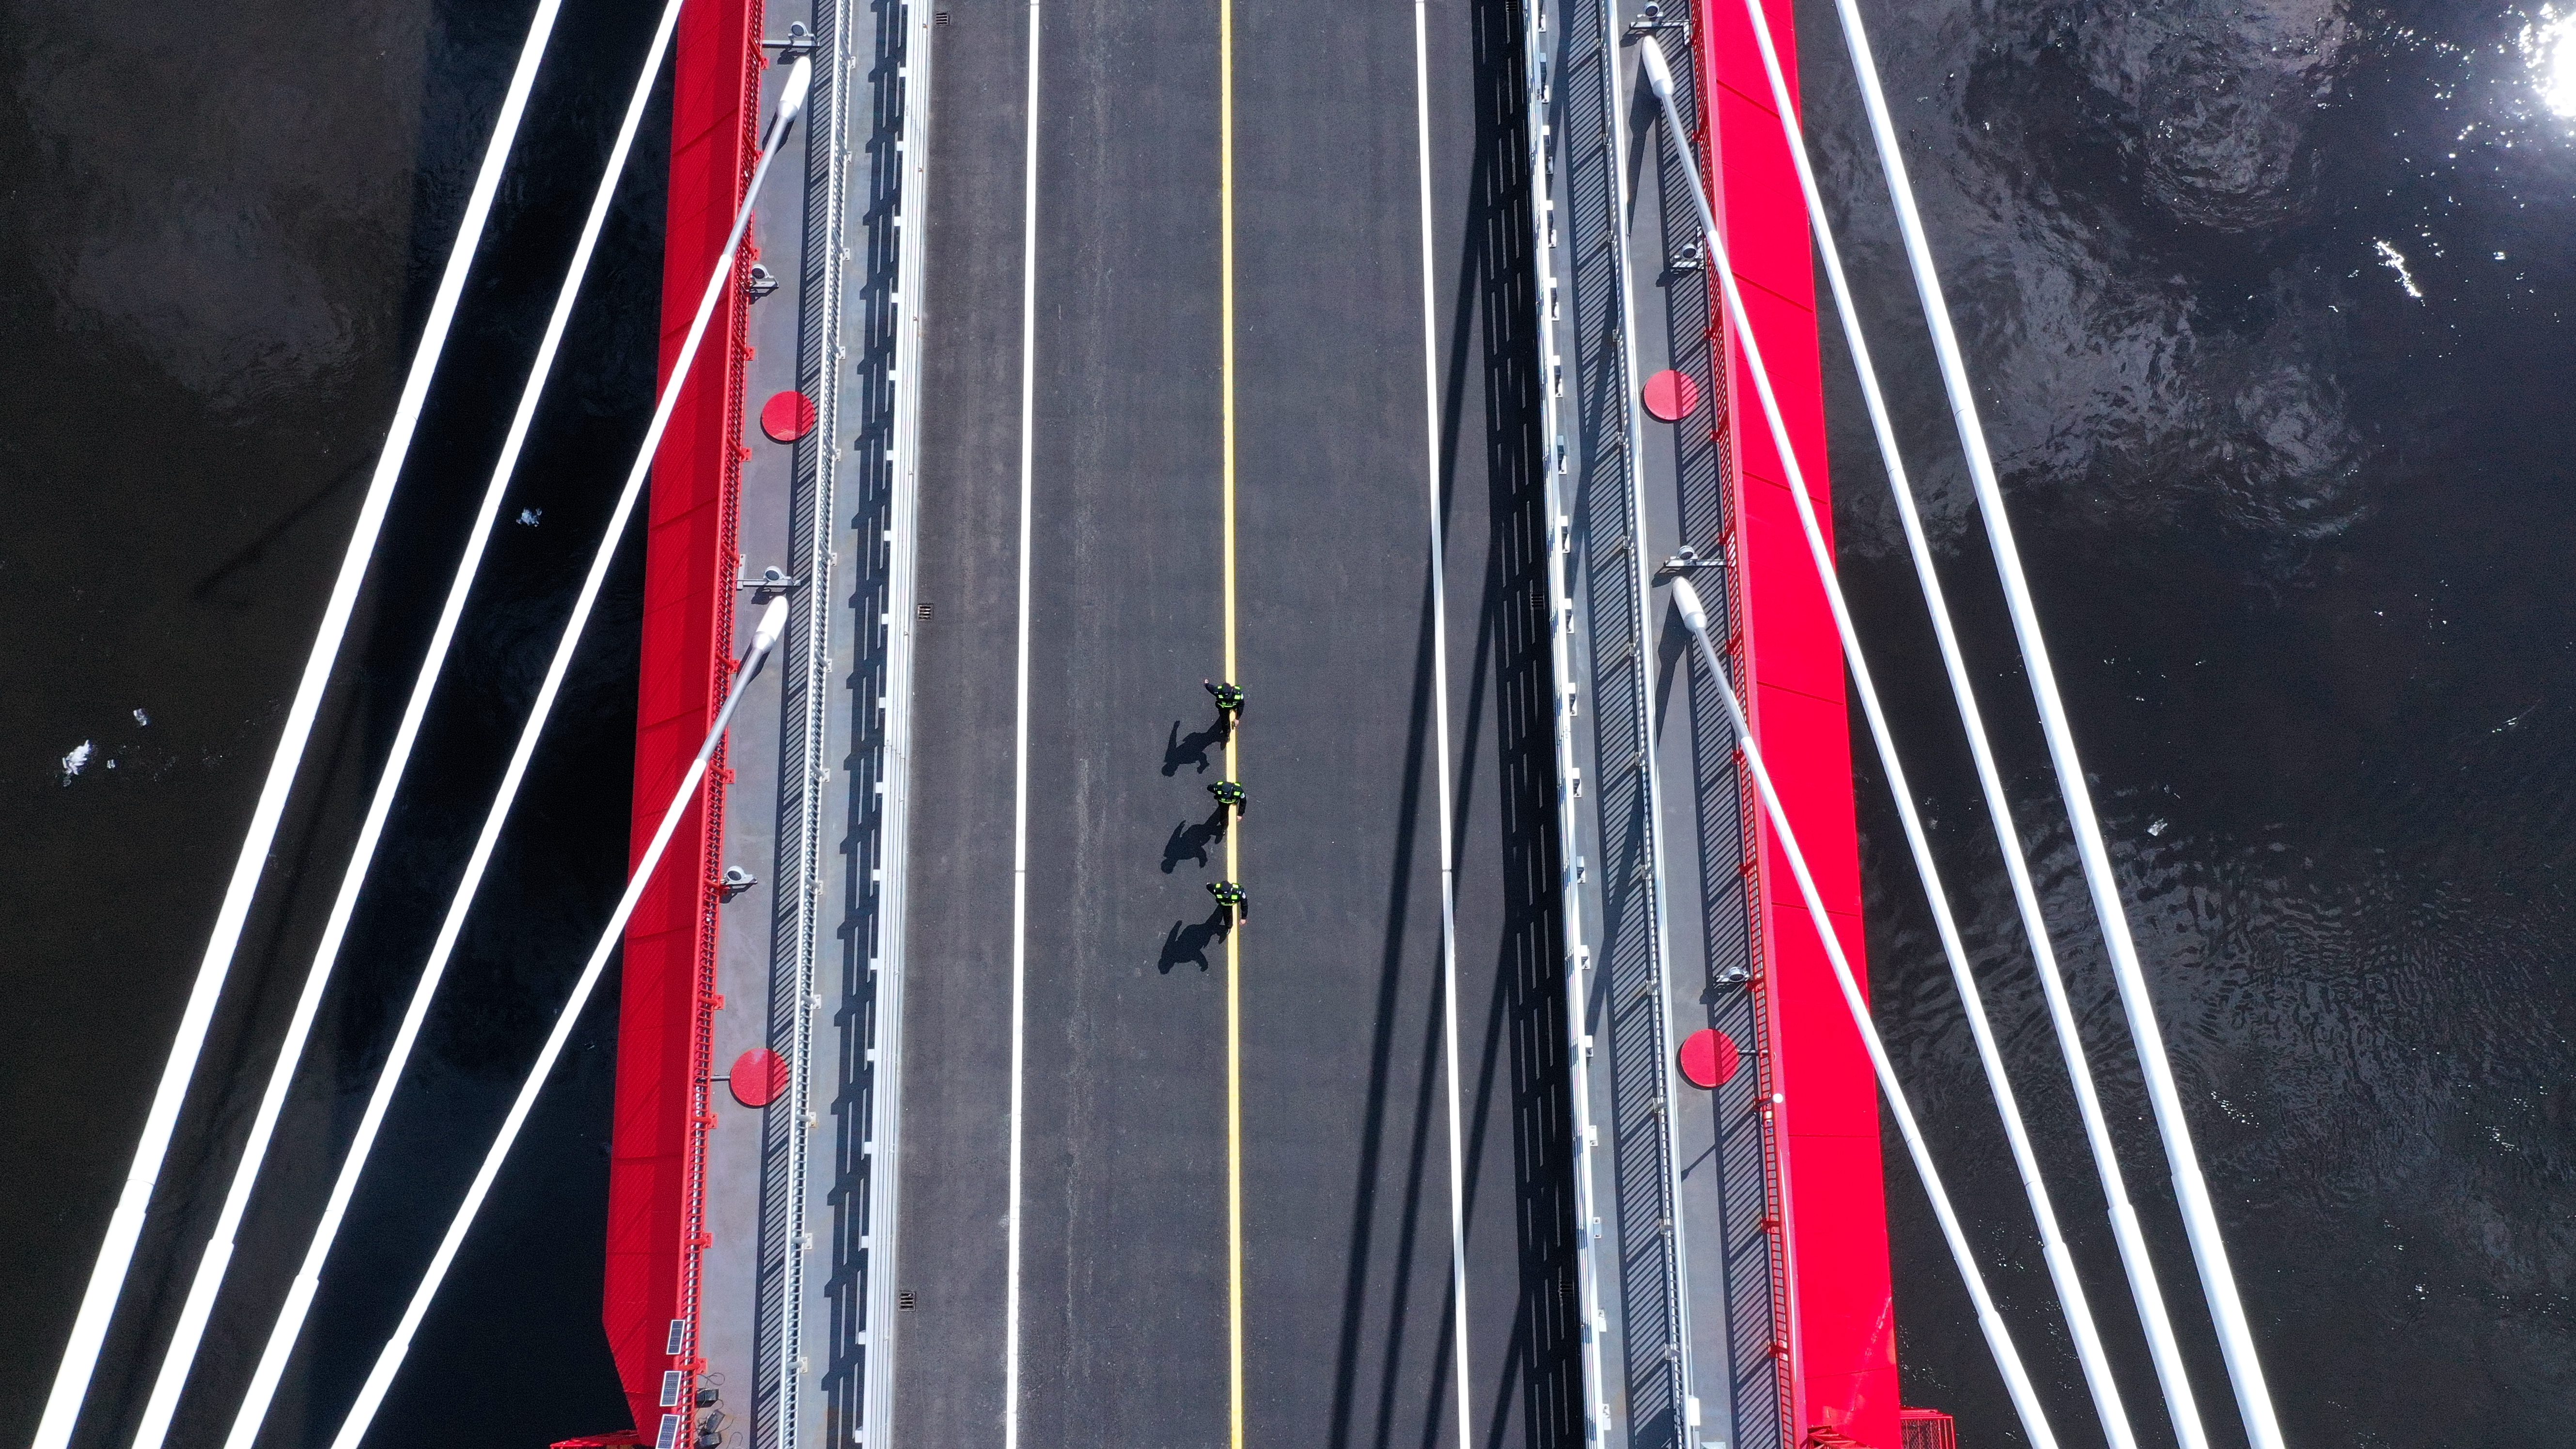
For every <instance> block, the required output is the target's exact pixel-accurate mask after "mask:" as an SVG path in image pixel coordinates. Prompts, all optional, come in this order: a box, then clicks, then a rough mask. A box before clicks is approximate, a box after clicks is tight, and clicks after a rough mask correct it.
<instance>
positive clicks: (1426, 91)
mask: <svg viewBox="0 0 2576 1449" xmlns="http://www.w3.org/2000/svg"><path fill="white" fill-rule="evenodd" d="M1430 51H1431V42H1430V36H1429V20H1428V19H1427V17H1426V15H1425V13H1424V8H1423V0H1413V120H1414V139H1415V141H1416V143H1417V147H1418V151H1417V154H1418V155H1419V157H1420V160H1421V168H1420V169H1421V180H1422V417H1423V424H1424V429H1425V435H1424V462H1425V464H1426V465H1427V466H1426V467H1425V469H1424V472H1423V487H1424V490H1425V493H1426V496H1427V497H1428V498H1429V499H1430V503H1431V671H1432V673H1431V700H1432V720H1433V723H1434V725H1435V726H1436V727H1437V728H1438V730H1439V732H1440V738H1439V748H1438V752H1437V753H1438V758H1439V762H1440V997H1441V1003H1440V1009H1441V1015H1442V1017H1443V1018H1445V1020H1444V1023H1443V1024H1444V1028H1445V1030H1444V1032H1443V1035H1444V1036H1445V1037H1446V1040H1447V1047H1448V1054H1449V1073H1448V1075H1449V1300H1450V1304H1451V1307H1452V1309H1453V1310H1454V1313H1455V1316H1456V1319H1457V1323H1456V1327H1455V1332H1456V1334H1457V1343H1458V1349H1457V1356H1456V1360H1455V1365H1454V1367H1455V1373H1454V1377H1455V1379H1456V1381H1457V1386H1458V1449H1470V1439H1471V1432H1470V1427H1469V1424H1468V1410H1469V1406H1470V1404H1471V1403H1472V1401H1473V1396H1472V1394H1471V1393H1470V1390H1469V1386H1468V1381H1467V1363H1468V1359H1467V1206H1466V1147H1465V1144H1464V1141H1463V1139H1462V1137H1461V1135H1460V1126H1459V1117H1460V1114H1459V1110H1458V901H1457V889H1456V885H1455V881H1456V876H1457V862H1456V861H1455V860H1453V859H1452V858H1451V857H1452V854H1453V851H1454V846H1453V845H1452V843H1451V833H1452V832H1451V827H1450V802H1449V790H1450V774H1449V572H1448V567H1447V565H1446V563H1445V562H1444V560H1443V558H1442V554H1443V553H1444V552H1445V551H1446V550H1447V548H1448V540H1447V538H1446V537H1445V531H1444V530H1443V529H1442V528H1441V526H1440V317H1439V311H1438V297H1439V288H1438V286H1437V284H1436V277H1437V274H1436V272H1435V271H1434V269H1433V263H1432V248H1431V235H1432V233H1431V54H1430Z"/></svg>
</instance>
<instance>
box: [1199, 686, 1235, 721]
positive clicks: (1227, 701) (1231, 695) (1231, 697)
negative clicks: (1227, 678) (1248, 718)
mask: <svg viewBox="0 0 2576 1449" xmlns="http://www.w3.org/2000/svg"><path fill="white" fill-rule="evenodd" d="M1199 683H1201V684H1204V685H1206V686H1207V692H1208V693H1210V694H1213V695H1215V696H1216V707H1217V709H1218V710H1219V711H1220V712H1222V713H1225V714H1240V713H1241V712H1242V711H1243V691H1242V690H1240V689H1237V688H1235V687H1234V686H1233V685H1231V684H1228V683H1225V682H1224V681H1222V680H1215V679H1202V680H1200V681H1199Z"/></svg>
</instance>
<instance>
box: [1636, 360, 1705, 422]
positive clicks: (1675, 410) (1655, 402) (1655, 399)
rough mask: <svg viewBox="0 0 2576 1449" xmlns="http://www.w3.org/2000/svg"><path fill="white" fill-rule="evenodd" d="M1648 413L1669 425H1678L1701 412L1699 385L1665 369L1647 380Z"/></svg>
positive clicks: (1669, 369)
mask: <svg viewBox="0 0 2576 1449" xmlns="http://www.w3.org/2000/svg"><path fill="white" fill-rule="evenodd" d="M1646 411H1648V412H1650V413H1653V414H1654V415H1655V416H1656V417H1657V418H1658V419H1660V420H1661V421H1664V422H1667V423H1678V422H1680V421H1681V420H1682V419H1684V418H1686V417H1689V416H1690V415H1691V414H1692V413H1694V412H1697V411H1699V384H1698V383H1695V382H1693V381H1691V380H1690V379H1689V378H1687V377H1684V376H1683V375H1682V374H1680V373H1678V372H1675V371H1673V370H1672V369H1671V368H1669V367H1668V368H1665V369H1664V370H1663V371H1661V372H1659V373H1656V374H1655V375H1654V376H1652V377H1650V378H1647V379H1646Z"/></svg>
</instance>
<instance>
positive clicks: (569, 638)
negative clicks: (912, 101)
mask: <svg viewBox="0 0 2576 1449" xmlns="http://www.w3.org/2000/svg"><path fill="white" fill-rule="evenodd" d="M811 80H812V70H811V67H810V65H809V63H808V62H806V61H803V60H799V61H798V62H796V70H795V72H794V73H793V74H792V75H790V76H789V77H788V81H787V87H786V90H785V92H784V93H783V94H782V96H781V97H780V100H779V109H778V114H777V116H776V117H774V118H773V119H772V120H771V121H770V124H769V130H768V133H767V134H766V135H765V136H764V137H763V138H762V141H761V154H760V164H759V165H758V166H756V167H754V168H753V170H752V174H751V185H750V188H749V190H748V191H747V192H746V193H745V195H744V197H743V201H742V207H741V209H740V210H739V211H738V212H737V213H736V214H735V216H734V221H733V232H732V234H731V235H730V236H729V237H727V238H726V241H725V246H724V250H723V252H722V254H721V255H719V256H718V258H717V260H716V265H715V270H714V273H713V275H711V276H710V277H709V278H708V279H707V289H706V294H705V295H704V296H703V297H701V298H700V299H699V302H698V311H697V316H696V317H695V318H694V319H692V320H691V322H690V324H689V331H688V335H687V337H686V338H685V339H683V340H682V342H681V344H680V351H679V355H678V356H677V357H676V358H675V359H674V360H673V362H672V364H671V375H670V378H669V380H668V381H667V382H665V383H664V384H663V386H662V396H661V401H660V402H659V403H658V404H657V405H656V406H655V408H654V410H653V422H652V425H651V426H650V427H648V428H646V429H645V431H644V440H643V442H642V444H641V445H640V446H639V447H638V448H637V449H636V453H635V464H634V467H633V468H632V469H631V470H630V471H629V472H628V474H627V478H626V487H625V490H624V491H623V492H622V493H620V494H619V495H618V499H617V507H616V510H615V511H614V512H613V513H611V514H610V515H609V520H608V527H607V530H606V531H605V533H604V534H603V535H602V536H601V538H600V542H599V551H598V552H597V553H596V554H595V555H593V556H592V559H591V564H590V572H589V574H588V576H586V577H585V578H584V579H583V580H582V585H581V593H580V596H579V597H578V598H576V599H575V600H574V602H573V609H572V617H571V618H570V619H568V620H566V621H565V623H564V630H563V637H562V638H561V639H560V640H559V641H558V642H557V643H556V645H555V654H554V659H553V661H552V662H551V663H549V664H548V665H547V667H546V677H545V681H544V683H543V684H541V685H539V686H538V689H537V697H536V701H535V703H534V704H532V705H531V706H530V707H529V711H528V719H527V723H526V724H525V725H524V726H522V727H521V729H520V731H519V742H518V747H517V748H516V749H515V750H514V751H513V752H512V753H511V756H510V763H509V767H508V768H507V769H506V770H505V771H503V773H502V776H501V785H500V789H499V790H498V791H497V792H496V793H495V795H494V796H493V800H492V805H491V809H490V810H489V811H488V812H487V813H486V814H485V816H484V819H483V830H482V833H481V835H479V836H478V837H477V838H476V839H475V842H474V850H473V853H472V854H471V855H470V856H468V857H467V859H466V863H465V874H464V878H463V879H462V880H460V881H459V882H458V883H457V886H456V894H455V896H454V898H453V899H452V900H451V901H450V902H449V903H448V908H447V918H446V919H445V920H444V921H443V922H441V923H440V926H439V931H438V939H437V941H436V942H435V943H434V944H433V945H432V946H431V947H430V954H429V962H428V964H427V965H426V966H424V967H423V968H422V969H421V976H420V982H419V984H418V985H417V986H416V987H415V988H414V989H413V991H412V997H411V1004H410V1006H409V1007H407V1008H406V1009H405V1011H404V1013H403V1019H402V1025H401V1027H400V1029H399V1030H397V1031H396V1032H395V1034H394V1042H393V1048H392V1050H391V1052H390V1053H389V1054H388V1055H387V1057H386V1059H385V1065H384V1069H383V1070H382V1071H381V1072H380V1073H378V1075H377V1077H376V1085H375V1090H374V1092H373V1093H372V1094H371V1095H370V1096H369V1097H368V1099H367V1107H366V1111H365V1113H364V1115H362V1116H361V1117H360V1118H359V1119H358V1131H357V1135H356V1136H355V1138H354V1139H352V1141H351V1142H350V1145H349V1153H348V1156H347V1157H346V1158H344V1159H343V1160H342V1162H341V1164H340V1174H339V1176H338V1178H337V1179H335V1180H334V1181H333V1182H332V1184H331V1197H330V1200H329V1201H328V1202H327V1203H325V1204H324V1205H323V1209H322V1218H321V1221H320V1222H319V1223H318V1224H317V1225H316V1226H315V1228H314V1230H313V1239H312V1241H311V1242H310V1243H309V1244H307V1245H306V1248H305V1253H304V1262H303V1265H302V1266H301V1267H300V1268H298V1269H297V1270H296V1275H295V1281H294V1283H293V1285H292V1286H290V1287H289V1288H288V1290H287V1295H286V1303H285V1306H284V1307H282V1308H281V1309H280V1310H279V1312H278V1317H277V1322H276V1324H275V1325H274V1326H273V1327H272V1328H271V1329H270V1330H269V1336H268V1344H267V1346H266V1347H265V1348H264V1349H262V1350H261V1352H260V1358H259V1366H258V1368H257V1369H256V1370H254V1372H253V1373H252V1375H251V1381H250V1387H249V1388H248V1389H247V1390H245V1391H244V1393H243V1396H242V1404H241V1408H240V1410H239V1412H238V1413H237V1414H236V1415H235V1417H234V1419H233V1427H232V1432H231V1434H230V1435H229V1436H228V1437H227V1438H226V1439H225V1441H224V1442H225V1449H251V1445H252V1443H253V1441H254V1440H256V1439H257V1438H258V1436H259V1429H260V1425H261V1424H262V1423H263V1422H264V1421H265V1420H266V1419H267V1417H268V1408H269V1404H270V1402H271V1401H272V1400H273V1399H274V1398H275V1397H276V1395H277V1385H278V1381H279V1379H280V1378H281V1377H282V1376H283V1375H284V1374H285V1372H286V1364H287V1360H288V1358H289V1357H290V1356H291V1355H292V1354H293V1352H294V1349H295V1340H296V1337H297V1335H298V1334H299V1333H300V1332H301V1331H302V1329H303V1326H304V1318H305V1314H306V1313H307V1312H308V1311H310V1310H311V1308H312V1306H313V1297H314V1294H315V1293H316V1292H317V1291H319V1289H320V1288H321V1285H322V1263H323V1260H324V1259H326V1258H328V1257H329V1256H330V1253H331V1244H332V1241H333V1239H334V1238H335V1237H337V1236H338V1234H339V1230H340V1224H341V1221H342V1220H343V1219H344V1218H345V1217H346V1216H347V1215H348V1210H349V1200H350V1199H351V1197H353V1196H354V1195H355V1194H356V1192H357V1187H358V1177H359V1174H360V1173H362V1172H363V1171H364V1170H365V1168H366V1163H367V1155H368V1152H369V1150H370V1149H371V1148H373V1147H374V1145H375V1140H376V1134H377V1132H378V1131H379V1130H381V1129H382V1127H383V1125H384V1119H385V1113H386V1111H387V1109H388V1108H389V1107H390V1106H391V1104H392V1101H393V1094H394V1089H395V1088H396V1087H397V1086H398V1085H399V1084H400V1082H401V1078H402V1073H403V1068H404V1066H405V1065H406V1064H407V1063H408V1062H409V1060H410V1058H411V1052H412V1047H413V1045H414V1044H415V1043H416V1042H417V1041H418V1040H419V1037H420V1030H421V1026H422V1023H423V1022H424V1021H426V1020H427V1018H428V1016H429V1004H430V1000H431V998H432V997H433V996H435V995H436V994H437V991H438V982H439V978H440V976H441V975H443V974H444V973H445V971H446V968H447V961H448V957H449V956H450V955H451V954H452V953H453V952H454V951H455V949H456V941H457V937H458V936H459V935H460V934H461V933H462V932H463V930H464V928H465V917H466V914H467V912H468V910H469V909H470V908H471V907H472V905H473V902H474V893H475V890H476V888H477V887H478V886H480V885H481V884H482V880H483V872H484V870H485V869H486V868H487V867H488V866H489V865H490V864H491V860H492V851H493V848H494V847H495V846H496V845H497V844H498V843H499V840H500V836H501V827H502V824H503V822H504V821H505V820H507V818H508V816H509V811H510V806H511V804H512V803H513V802H514V801H515V800H516V799H517V798H518V793H519V784H520V781H521V780H522V779H524V778H525V777H526V775H527V769H528V761H529V759H530V757H531V756H533V755H534V754H535V753H536V748H537V739H538V737H539V735H540V734H542V733H543V731H544V729H545V723H546V716H547V715H548V714H549V713H550V712H551V711H552V710H553V708H554V702H555V696H556V694H557V693H559V692H560V691H561V690H562V688H563V681H564V675H565V674H566V673H567V672H568V671H569V670H570V669H571V667H572V656H573V651H574V649H575V647H576V646H578V645H579V644H580V642H581V631H582V627H583V626H584V625H585V624H587V623H588V622H589V620H590V611H591V609H592V607H593V606H594V605H595V604H596V603H597V602H598V600H599V591H600V588H601V586H602V585H603V584H604V583H605V582H606V580H607V577H608V569H609V565H610V564H611V563H612V562H613V561H614V560H615V558H616V555H617V544H618V539H619V537H620V535H622V534H623V533H624V532H625V530H626V524H627V521H628V520H629V519H630V518H632V517H633V516H634V512H635V504H636V502H637V500H638V499H639V498H641V497H642V495H643V491H644V481H645V478H646V477H647V476H648V475H649V474H650V473H651V471H652V466H653V454H654V450H655V449H656V448H657V447H658V446H659V445H660V443H661V441H662V433H663V430H664V429H665V428H667V427H669V426H670V422H671V413H672V411H673V409H675V408H676V407H677V406H678V405H679V400H680V392H681V390H682V388H683V387H684V386H685V385H686V384H687V382H688V378H689V365H690V363H692V362H693V361H695V360H696V357H697V353H698V346H699V344H700V343H701V342H702V341H704V340H705V337H706V332H707V324H708V322H709V321H710V320H711V319H713V317H714V316H715V310H716V304H717V303H718V302H720V301H722V300H723V298H724V289H725V288H726V287H727V286H729V285H731V284H732V282H733V273H734V256H735V253H736V252H737V251H738V250H739V249H740V248H741V246H742V238H743V233H744V232H745V231H746V230H747V229H748V228H749V227H750V225H751V208H752V203H753V202H754V201H755V200H756V199H757V198H758V196H759V194H760V184H761V181H762V179H763V178H765V177H766V176H767V175H768V174H769V165H770V162H771V161H772V160H774V159H775V158H776V157H777V154H778V149H777V148H778V143H779V142H780V141H781V140H783V139H785V136H786V132H787V128H788V125H789V124H790V123H791V122H792V121H793V120H794V118H795V114H796V110H797V108H798V107H799V106H802V105H803V104H804V101H805V91H806V88H807V86H808V85H809V84H810V83H811Z"/></svg>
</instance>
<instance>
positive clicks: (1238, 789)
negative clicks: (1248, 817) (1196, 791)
mask: <svg viewBox="0 0 2576 1449" xmlns="http://www.w3.org/2000/svg"><path fill="white" fill-rule="evenodd" d="M1208 793H1209V794H1211V795H1214V796H1215V797H1216V803H1217V808H1219V809H1221V810H1231V811H1233V812H1234V813H1235V814H1237V815H1240V814H1242V813H1243V805H1244V801H1245V800H1247V799H1249V798H1250V797H1249V796H1247V795H1245V794H1244V793H1243V784H1242V782H1240V781H1237V780H1219V781H1217V782H1216V783H1215V784H1213V785H1210V786H1208Z"/></svg>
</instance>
